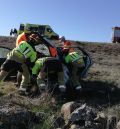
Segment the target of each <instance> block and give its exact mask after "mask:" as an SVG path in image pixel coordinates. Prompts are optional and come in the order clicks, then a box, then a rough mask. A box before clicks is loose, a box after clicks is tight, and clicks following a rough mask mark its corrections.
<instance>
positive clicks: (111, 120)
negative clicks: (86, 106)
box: [107, 115, 117, 129]
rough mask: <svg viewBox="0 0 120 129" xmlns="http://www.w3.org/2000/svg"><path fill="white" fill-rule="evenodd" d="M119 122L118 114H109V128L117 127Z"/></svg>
mask: <svg viewBox="0 0 120 129" xmlns="http://www.w3.org/2000/svg"><path fill="white" fill-rule="evenodd" d="M116 122H117V116H113V115H109V116H108V120H107V127H108V128H109V129H115V127H116Z"/></svg>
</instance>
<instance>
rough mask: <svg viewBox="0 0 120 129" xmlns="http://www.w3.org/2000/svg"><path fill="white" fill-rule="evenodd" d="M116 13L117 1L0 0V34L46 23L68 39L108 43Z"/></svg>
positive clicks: (119, 17) (119, 10)
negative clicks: (29, 24) (21, 25)
mask: <svg viewBox="0 0 120 129" xmlns="http://www.w3.org/2000/svg"><path fill="white" fill-rule="evenodd" d="M119 13H120V0H0V35H3V36H9V34H10V30H11V28H16V29H19V25H20V23H24V24H25V23H32V24H46V25H50V26H51V27H52V29H53V30H54V31H55V32H56V33H57V34H59V35H60V36H65V37H66V39H69V40H76V41H90V42H111V38H112V27H115V26H119V27H120V14H119Z"/></svg>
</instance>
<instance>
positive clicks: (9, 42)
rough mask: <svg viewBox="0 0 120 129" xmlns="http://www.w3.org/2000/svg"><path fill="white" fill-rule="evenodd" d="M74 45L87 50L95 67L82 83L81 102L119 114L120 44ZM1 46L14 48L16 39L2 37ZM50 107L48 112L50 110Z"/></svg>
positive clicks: (77, 43)
mask: <svg viewBox="0 0 120 129" xmlns="http://www.w3.org/2000/svg"><path fill="white" fill-rule="evenodd" d="M73 44H76V45H78V46H81V47H83V48H84V49H86V50H87V51H88V53H90V55H91V57H92V59H93V65H92V67H91V68H90V70H89V73H88V77H87V78H86V79H84V80H83V81H82V86H83V93H81V95H80V96H79V101H82V102H86V103H87V104H88V105H91V106H93V107H95V108H99V107H101V108H103V109H104V111H106V110H107V113H111V112H112V113H113V114H119V113H120V112H119V105H120V44H112V43H92V42H91V43H89V42H78V41H77V42H75V41H73ZM0 45H2V46H6V47H10V48H13V47H14V46H15V38H13V37H0ZM4 85H6V83H4ZM12 85H13V84H12ZM12 87H14V86H12ZM4 89H5V90H6V88H2V89H1V90H2V92H3V93H6V92H5V91H4ZM10 91H11V90H10ZM8 93H9V91H8ZM30 101H34V100H30ZM48 105H49V104H48ZM48 105H47V106H46V107H47V109H46V110H48ZM49 106H50V105H49ZM42 108H44V107H42ZM108 109H109V110H108ZM34 110H36V109H34ZM42 110H43V109H42ZM118 117H120V116H118Z"/></svg>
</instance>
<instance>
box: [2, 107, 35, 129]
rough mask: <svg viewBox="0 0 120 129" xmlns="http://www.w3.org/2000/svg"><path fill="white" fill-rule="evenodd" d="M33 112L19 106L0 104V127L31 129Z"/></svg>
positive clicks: (4, 128)
mask: <svg viewBox="0 0 120 129" xmlns="http://www.w3.org/2000/svg"><path fill="white" fill-rule="evenodd" d="M34 118H35V114H34V113H32V112H30V111H28V110H27V109H25V108H22V107H20V106H10V105H4V106H0V129H2V128H3V129H27V128H29V129H31V128H32V127H33V124H34V123H33V120H34Z"/></svg>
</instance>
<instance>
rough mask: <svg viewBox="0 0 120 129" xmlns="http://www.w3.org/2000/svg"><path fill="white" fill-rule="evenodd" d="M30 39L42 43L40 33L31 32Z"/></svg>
mask: <svg viewBox="0 0 120 129" xmlns="http://www.w3.org/2000/svg"><path fill="white" fill-rule="evenodd" d="M29 39H30V40H31V41H33V42H34V43H35V44H39V43H40V35H39V34H38V33H32V34H30V36H29Z"/></svg>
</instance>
